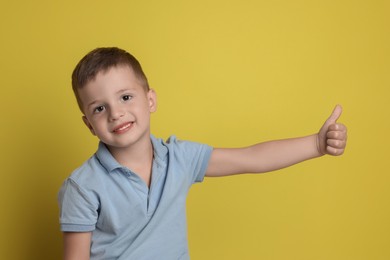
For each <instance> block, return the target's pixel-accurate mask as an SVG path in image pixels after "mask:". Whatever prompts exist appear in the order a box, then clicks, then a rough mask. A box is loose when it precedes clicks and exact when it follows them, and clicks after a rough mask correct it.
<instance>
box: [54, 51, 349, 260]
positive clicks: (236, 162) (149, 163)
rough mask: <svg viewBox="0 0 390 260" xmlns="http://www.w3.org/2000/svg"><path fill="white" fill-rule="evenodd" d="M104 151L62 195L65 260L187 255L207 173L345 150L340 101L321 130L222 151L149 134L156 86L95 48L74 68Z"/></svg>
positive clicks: (132, 64) (122, 55)
mask: <svg viewBox="0 0 390 260" xmlns="http://www.w3.org/2000/svg"><path fill="white" fill-rule="evenodd" d="M72 86H73V91H74V93H75V96H76V99H77V102H78V105H79V107H80V110H81V111H82V113H83V117H82V118H83V121H84V123H85V125H86V126H87V127H88V128H89V130H90V131H91V133H92V134H93V135H96V136H97V137H98V138H99V140H100V143H99V147H98V150H97V152H96V153H95V154H94V155H93V156H92V157H91V158H90V159H89V160H88V161H86V162H85V163H84V164H83V165H82V166H81V167H80V168H78V169H76V170H75V171H74V172H73V173H72V175H71V176H70V177H69V178H68V179H67V180H66V181H65V182H64V184H63V186H62V188H61V190H60V192H59V203H60V223H61V230H62V231H63V232H64V233H63V234H64V258H65V259H67V260H69V259H137V260H139V259H162V260H165V259H167V260H176V259H189V254H188V246H187V233H186V218H185V201H186V195H187V192H188V189H189V188H190V186H191V185H192V184H193V183H194V182H200V181H202V180H203V177H204V176H227V175H232V174H239V173H260V172H267V171H272V170H277V169H280V168H283V167H287V166H290V165H293V164H295V163H298V162H301V161H304V160H307V159H311V158H315V157H319V156H322V155H324V154H330V155H341V154H342V153H343V152H344V148H345V146H346V139H347V130H346V127H345V126H344V125H342V124H339V123H336V120H337V119H338V118H339V117H340V115H341V107H340V106H336V108H335V110H334V111H333V113H332V115H331V116H330V117H329V118H328V120H327V121H326V122H325V124H324V125H323V126H322V128H321V129H320V131H319V133H318V134H314V135H310V136H305V137H301V138H294V139H286V140H278V141H271V142H266V143H260V144H256V145H253V146H250V147H245V148H236V149H221V148H215V149H213V148H211V147H209V146H208V145H204V144H198V143H194V142H188V141H178V140H177V139H176V138H175V137H174V136H172V137H171V138H169V139H168V140H167V141H166V142H164V141H162V140H161V139H157V138H155V137H154V136H153V135H151V133H150V126H149V123H150V114H151V113H152V112H154V111H156V105H157V100H156V93H155V92H154V90H152V89H150V88H149V86H148V82H147V79H146V77H145V74H144V73H143V71H142V68H141V66H140V64H139V63H138V61H137V60H136V59H135V58H134V57H133V56H132V55H131V54H129V53H127V52H126V51H124V50H121V49H118V48H98V49H95V50H93V51H91V52H90V53H88V54H87V55H86V56H85V57H84V58H83V59H82V60H81V61H80V62H79V63H78V65H77V66H76V68H75V70H74V71H73V74H72Z"/></svg>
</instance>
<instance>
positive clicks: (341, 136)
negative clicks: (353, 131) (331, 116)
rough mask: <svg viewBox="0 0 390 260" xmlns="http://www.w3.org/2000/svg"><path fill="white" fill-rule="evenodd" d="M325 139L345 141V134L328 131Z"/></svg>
mask: <svg viewBox="0 0 390 260" xmlns="http://www.w3.org/2000/svg"><path fill="white" fill-rule="evenodd" d="M326 138H327V139H335V140H347V132H344V131H329V132H327V133H326Z"/></svg>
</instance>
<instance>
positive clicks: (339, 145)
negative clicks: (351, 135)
mask: <svg viewBox="0 0 390 260" xmlns="http://www.w3.org/2000/svg"><path fill="white" fill-rule="evenodd" d="M326 144H327V145H328V146H330V147H332V148H336V149H344V148H345V145H346V142H345V141H344V140H335V139H328V140H327V141H326Z"/></svg>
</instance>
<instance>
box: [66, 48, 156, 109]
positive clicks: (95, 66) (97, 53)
mask: <svg viewBox="0 0 390 260" xmlns="http://www.w3.org/2000/svg"><path fill="white" fill-rule="evenodd" d="M120 65H125V66H126V65H127V66H129V67H130V68H131V69H133V71H134V74H135V75H136V77H137V78H138V80H140V82H141V84H142V86H143V87H144V89H145V91H148V90H149V84H148V80H147V78H146V76H145V73H144V72H143V70H142V67H141V64H140V63H139V62H138V60H137V59H136V58H135V57H134V56H133V55H131V54H130V53H128V52H127V51H125V50H122V49H119V48H117V47H103V48H96V49H94V50H92V51H91V52H89V53H88V54H87V55H85V56H84V57H83V58H82V59H81V60H80V61H79V63H78V64H77V65H76V67H75V69H74V70H73V73H72V88H73V92H74V94H75V96H76V99H77V103H78V105H79V108H80V110H82V104H81V100H80V97H79V94H78V89H80V88H82V87H84V86H85V85H86V84H88V82H89V81H91V80H93V79H95V77H96V75H97V74H98V73H99V72H105V71H107V70H109V69H111V68H112V67H116V66H120Z"/></svg>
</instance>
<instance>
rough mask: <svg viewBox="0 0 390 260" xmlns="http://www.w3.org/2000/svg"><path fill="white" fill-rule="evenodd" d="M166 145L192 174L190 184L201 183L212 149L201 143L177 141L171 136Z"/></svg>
mask: <svg viewBox="0 0 390 260" xmlns="http://www.w3.org/2000/svg"><path fill="white" fill-rule="evenodd" d="M167 143H170V144H171V145H173V146H174V147H175V155H176V157H177V160H178V161H179V162H181V163H182V164H184V165H185V167H186V168H187V169H188V171H189V172H190V173H191V174H192V183H194V182H202V181H203V179H204V176H205V173H206V170H207V166H208V163H209V160H210V157H211V153H212V150H213V148H212V147H210V146H208V145H206V144H201V143H196V142H191V141H181V140H177V139H176V137H175V136H171V137H170V138H169V139H168V140H167Z"/></svg>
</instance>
